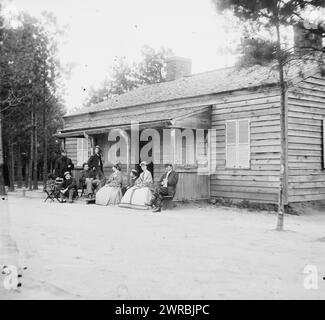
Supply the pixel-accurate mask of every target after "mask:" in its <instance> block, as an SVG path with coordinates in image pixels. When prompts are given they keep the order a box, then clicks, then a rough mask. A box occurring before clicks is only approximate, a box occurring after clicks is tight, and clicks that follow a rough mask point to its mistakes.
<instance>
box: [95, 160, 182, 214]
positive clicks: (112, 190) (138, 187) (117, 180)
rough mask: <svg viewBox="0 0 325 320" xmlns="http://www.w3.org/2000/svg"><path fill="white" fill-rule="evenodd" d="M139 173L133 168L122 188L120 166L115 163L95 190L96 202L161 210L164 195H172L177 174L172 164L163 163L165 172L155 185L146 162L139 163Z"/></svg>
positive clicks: (105, 204)
mask: <svg viewBox="0 0 325 320" xmlns="http://www.w3.org/2000/svg"><path fill="white" fill-rule="evenodd" d="M140 167H141V170H142V172H141V174H140V175H138V172H137V170H135V169H133V170H132V171H131V173H130V183H129V185H128V186H127V187H126V188H125V190H123V188H122V181H123V178H122V173H121V167H120V166H119V165H118V164H116V165H114V166H113V167H112V170H113V173H112V174H111V175H110V177H109V178H108V179H107V181H106V183H105V185H104V186H102V187H101V188H100V189H99V190H98V191H97V192H96V196H95V197H96V204H98V205H104V206H107V205H117V204H118V205H119V206H120V207H124V208H134V209H148V208H149V207H151V208H152V209H153V211H154V212H159V211H161V205H162V200H163V198H164V196H170V197H172V198H173V197H174V195H175V191H176V185H177V182H178V174H177V173H176V172H175V171H174V170H173V166H172V164H166V165H165V173H164V174H163V176H162V177H161V179H160V180H159V183H158V185H157V186H156V187H155V186H154V184H153V179H152V175H151V172H150V171H149V170H148V163H147V162H145V161H143V162H141V163H140Z"/></svg>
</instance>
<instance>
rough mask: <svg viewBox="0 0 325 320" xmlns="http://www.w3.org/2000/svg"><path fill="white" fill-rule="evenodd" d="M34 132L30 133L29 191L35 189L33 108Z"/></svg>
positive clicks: (32, 116)
mask: <svg viewBox="0 0 325 320" xmlns="http://www.w3.org/2000/svg"><path fill="white" fill-rule="evenodd" d="M31 124H32V130H31V133H30V154H29V167H28V186H29V190H32V189H33V163H34V107H33V106H32V112H31Z"/></svg>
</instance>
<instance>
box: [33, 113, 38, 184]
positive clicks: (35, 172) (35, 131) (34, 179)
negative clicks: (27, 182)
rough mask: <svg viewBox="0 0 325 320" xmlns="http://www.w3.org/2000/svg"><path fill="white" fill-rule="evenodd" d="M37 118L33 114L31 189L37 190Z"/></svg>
mask: <svg viewBox="0 0 325 320" xmlns="http://www.w3.org/2000/svg"><path fill="white" fill-rule="evenodd" d="M37 143H38V141H37V117H36V113H35V114H34V152H35V154H34V166H33V189H34V190H37V189H38V176H37V164H38V163H37V162H38V161H37V159H38V148H37Z"/></svg>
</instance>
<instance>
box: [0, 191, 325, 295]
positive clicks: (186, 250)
mask: <svg viewBox="0 0 325 320" xmlns="http://www.w3.org/2000/svg"><path fill="white" fill-rule="evenodd" d="M1 205H2V207H1V209H0V210H1V211H2V221H1V223H2V228H1V229H0V233H1V232H2V237H1V238H0V239H1V240H2V246H0V249H1V251H0V265H1V264H2V263H8V261H9V263H17V264H19V266H20V267H22V266H27V267H28V269H27V270H26V271H24V273H23V278H22V283H23V286H22V287H21V289H19V290H17V291H8V290H5V289H4V288H3V287H2V285H1V282H2V280H3V276H2V277H0V299H324V298H325V281H323V280H322V277H323V276H325V238H324V237H325V212H318V213H317V212H316V213H313V214H305V215H302V216H285V227H286V231H285V232H277V231H274V227H275V224H276V216H275V214H274V213H273V214H272V213H267V212H248V211H247V210H244V209H233V208H221V207H213V206H209V205H203V206H202V205H201V206H200V205H193V206H191V207H185V208H175V209H174V210H172V211H164V212H163V213H159V214H153V213H151V212H150V211H137V210H130V209H123V208H118V207H100V206H96V205H88V206H87V205H85V204H83V203H75V204H71V205H69V204H59V203H50V202H47V203H44V202H42V200H40V199H23V198H14V197H12V198H9V200H8V201H2V203H1ZM5 212H7V213H8V214H7V216H5V214H4V213H5ZM4 217H6V218H4ZM9 225H10V229H8V228H7V227H8V226H9ZM8 230H9V232H8ZM6 241H7V242H6ZM5 243H6V245H5ZM1 259H2V260H3V261H5V260H7V261H6V262H1ZM306 265H315V266H316V267H317V268H318V272H319V274H318V290H306V289H305V288H304V286H303V281H304V278H305V277H306V275H305V274H304V273H303V270H304V267H305V266H306Z"/></svg>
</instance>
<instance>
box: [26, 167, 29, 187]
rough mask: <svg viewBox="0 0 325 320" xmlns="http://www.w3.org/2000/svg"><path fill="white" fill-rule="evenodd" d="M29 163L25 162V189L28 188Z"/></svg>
mask: <svg viewBox="0 0 325 320" xmlns="http://www.w3.org/2000/svg"><path fill="white" fill-rule="evenodd" d="M28 176H29V161H26V162H25V188H28Z"/></svg>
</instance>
